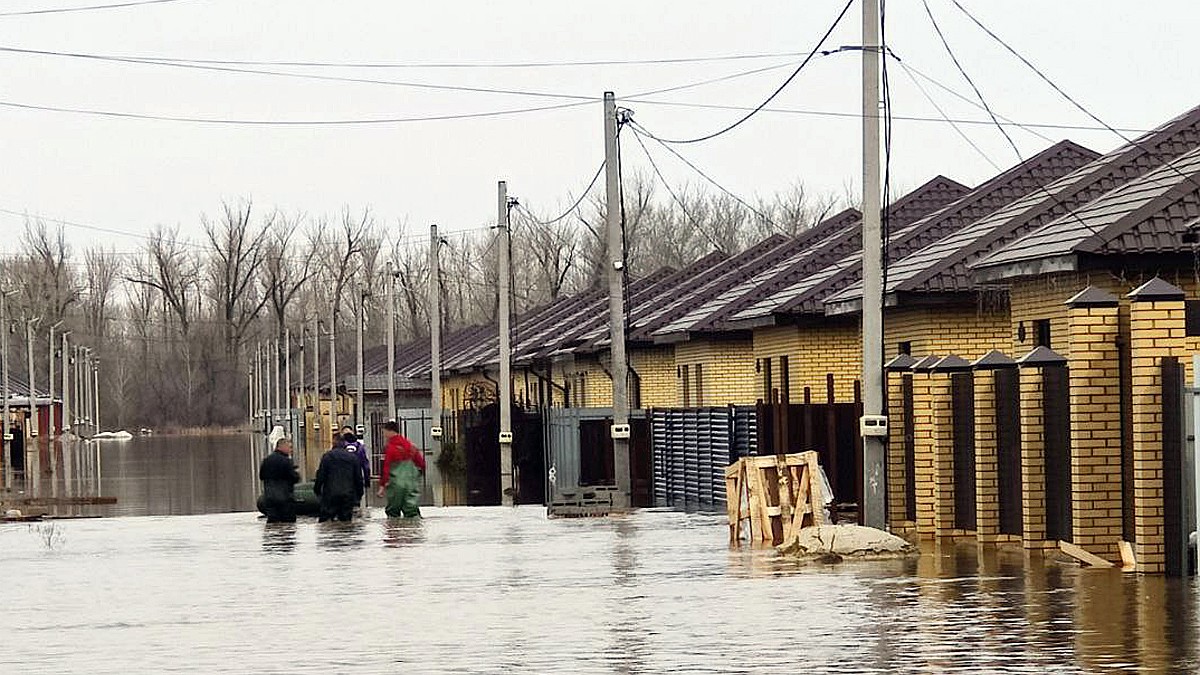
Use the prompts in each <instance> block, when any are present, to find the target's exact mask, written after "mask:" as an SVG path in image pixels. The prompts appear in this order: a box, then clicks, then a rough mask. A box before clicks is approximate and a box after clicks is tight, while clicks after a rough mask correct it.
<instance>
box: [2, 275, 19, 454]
mask: <svg viewBox="0 0 1200 675" xmlns="http://www.w3.org/2000/svg"><path fill="white" fill-rule="evenodd" d="M13 293H16V291H0V352H3V353H2V354H0V361H2V364H0V365H3V367H4V457H0V464H7V463H8V462H10V461H12V454H11V453H10V452H9V447H10V444H11V442H12V414H11V412H10V411H9V409H8V398H9V394H10V390H9V387H8V372H9V370H8V296H10V295H12V294H13Z"/></svg>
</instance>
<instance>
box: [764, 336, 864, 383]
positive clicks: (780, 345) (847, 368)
mask: <svg viewBox="0 0 1200 675" xmlns="http://www.w3.org/2000/svg"><path fill="white" fill-rule="evenodd" d="M785 356H786V357H787V360H788V368H787V371H788V399H789V400H791V401H792V402H799V401H802V400H803V397H804V388H805V387H809V388H811V391H812V397H813V400H817V401H824V400H826V389H827V379H828V375H829V374H830V373H832V374H833V387H834V397H835V399H836V400H838V401H853V400H854V382H855V381H856V380H858V379H860V378H861V376H862V340H861V338H860V336H859V328H858V321H857V319H854V320H844V319H825V320H822V321H821V322H820V323H815V322H814V323H812V324H805V325H801V326H776V327H771V328H763V329H759V330H755V331H754V357H755V359H757V360H758V361H759V363H758V372H757V376H756V377H755V387H754V388H755V390H756V392H755V398H756V399H757V398H762V399H764V400H765V399H767V398H768V396H769V392H768V391H767V387H766V380H767V372H768V369H769V370H770V375H771V388H772V389H780V391H781V395H782V387H783V381H782V372H783V370H782V368H783V366H782V364H783V360H782V357H785Z"/></svg>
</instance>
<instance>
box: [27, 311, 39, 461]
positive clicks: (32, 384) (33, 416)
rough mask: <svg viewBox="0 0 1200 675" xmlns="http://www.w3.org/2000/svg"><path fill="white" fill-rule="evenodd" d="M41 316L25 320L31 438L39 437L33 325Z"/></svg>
mask: <svg viewBox="0 0 1200 675" xmlns="http://www.w3.org/2000/svg"><path fill="white" fill-rule="evenodd" d="M39 321H41V318H40V317H38V318H33V319H26V320H25V354H26V356H27V358H28V359H29V371H28V372H29V438H30V439H34V438H37V435H38V415H37V386H36V381H37V377H36V375H37V371H35V370H34V369H33V327H34V326H35V325H37V322H39Z"/></svg>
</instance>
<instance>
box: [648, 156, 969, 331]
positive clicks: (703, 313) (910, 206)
mask: <svg viewBox="0 0 1200 675" xmlns="http://www.w3.org/2000/svg"><path fill="white" fill-rule="evenodd" d="M968 192H970V188H968V187H966V186H964V185H962V184H960V183H957V182H955V181H953V180H951V179H949V178H946V177H945V176H937V177H935V178H933V179H931V180H929V181H927V182H926V183H925V184H924V185H922V186H920V187H918V188H917V189H916V190H913V191H912V192H910V193H909V194H907V195H905V196H904V197H901V198H900V199H898V200H896V201H895V202H894V203H893V204H892V205H891V207H889V209H888V218H889V221H890V222H891V223H892V224H893V225H894V226H896V227H902V226H905V225H909V224H911V223H912V222H914V221H916V220H918V219H920V218H922V217H924V216H926V215H928V214H929V213H931V212H933V211H936V210H937V209H939V208H941V207H943V206H945V205H946V204H948V203H950V202H953V201H954V200H956V199H959V198H961V197H962V196H963V195H965V194H967V193H968ZM818 228H819V229H820V230H821V231H822V232H823V233H824V236H823V237H821V238H817V237H812V238H811V239H810V241H808V242H802V244H804V245H797V246H794V247H793V248H792V250H789V251H783V252H782V253H783V254H784V255H779V256H775V257H773V259H772V260H769V261H767V260H763V261H758V262H757V263H756V264H754V265H753V266H751V267H750V268H748V270H747V272H746V273H744V274H742V275H741V276H740V278H736V279H732V280H731V285H729V284H726V285H723V286H722V287H721V288H722V291H721V292H720V293H717V294H716V295H713V294H709V295H707V296H706V301H705V302H704V303H702V304H699V305H697V306H696V307H695V308H694V309H693V310H692V311H691V312H689V313H687V314H684V315H681V316H679V317H677V318H676V320H675V321H674V322H672V323H670V324H668V325H664V326H662V327H660V328H659V329H657V330H656V331H655V337H656V339H658V340H659V341H664V342H669V341H675V340H679V339H686V337H687V336H688V335H690V334H691V333H693V332H713V331H721V330H727V329H728V328H729V327H728V326H727V325H726V322H727V319H728V318H729V317H730V316H732V315H733V314H735V313H736V312H738V311H740V310H742V309H743V308H745V307H747V306H749V305H751V304H753V303H755V302H757V301H759V300H760V299H761V298H762V297H764V296H766V295H769V294H771V293H773V292H775V291H776V290H777V289H779V288H781V287H783V286H785V285H787V284H789V283H791V282H792V281H793V280H795V279H798V278H802V277H804V276H807V275H810V274H813V273H815V272H817V271H819V270H820V269H822V268H823V267H825V266H826V265H827V264H828V263H830V262H832V261H835V260H838V259H840V258H842V257H844V256H845V255H847V254H850V253H853V252H854V251H856V250H858V249H859V248H860V247H861V246H862V217H861V214H859V213H858V212H857V211H853V210H848V211H844V212H842V213H840V214H838V215H836V216H833V217H832V218H828V219H826V220H825V221H824V222H823V223H822V224H821V225H820V226H818Z"/></svg>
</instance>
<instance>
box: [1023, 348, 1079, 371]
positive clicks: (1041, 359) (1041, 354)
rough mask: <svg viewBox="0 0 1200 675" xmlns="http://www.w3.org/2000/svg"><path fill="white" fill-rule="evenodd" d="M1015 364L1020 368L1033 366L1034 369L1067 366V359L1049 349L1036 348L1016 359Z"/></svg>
mask: <svg viewBox="0 0 1200 675" xmlns="http://www.w3.org/2000/svg"><path fill="white" fill-rule="evenodd" d="M1017 363H1018V364H1020V365H1022V366H1033V367H1035V368H1036V367H1041V366H1065V365H1067V359H1066V358H1065V357H1064V356H1063V355H1061V354H1059V353H1058V352H1056V351H1054V350H1053V349H1050V348H1049V347H1038V348H1036V349H1034V350H1033V351H1031V352H1029V353H1028V354H1026V355H1025V356H1022V357H1021V358H1019V359H1017Z"/></svg>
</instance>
